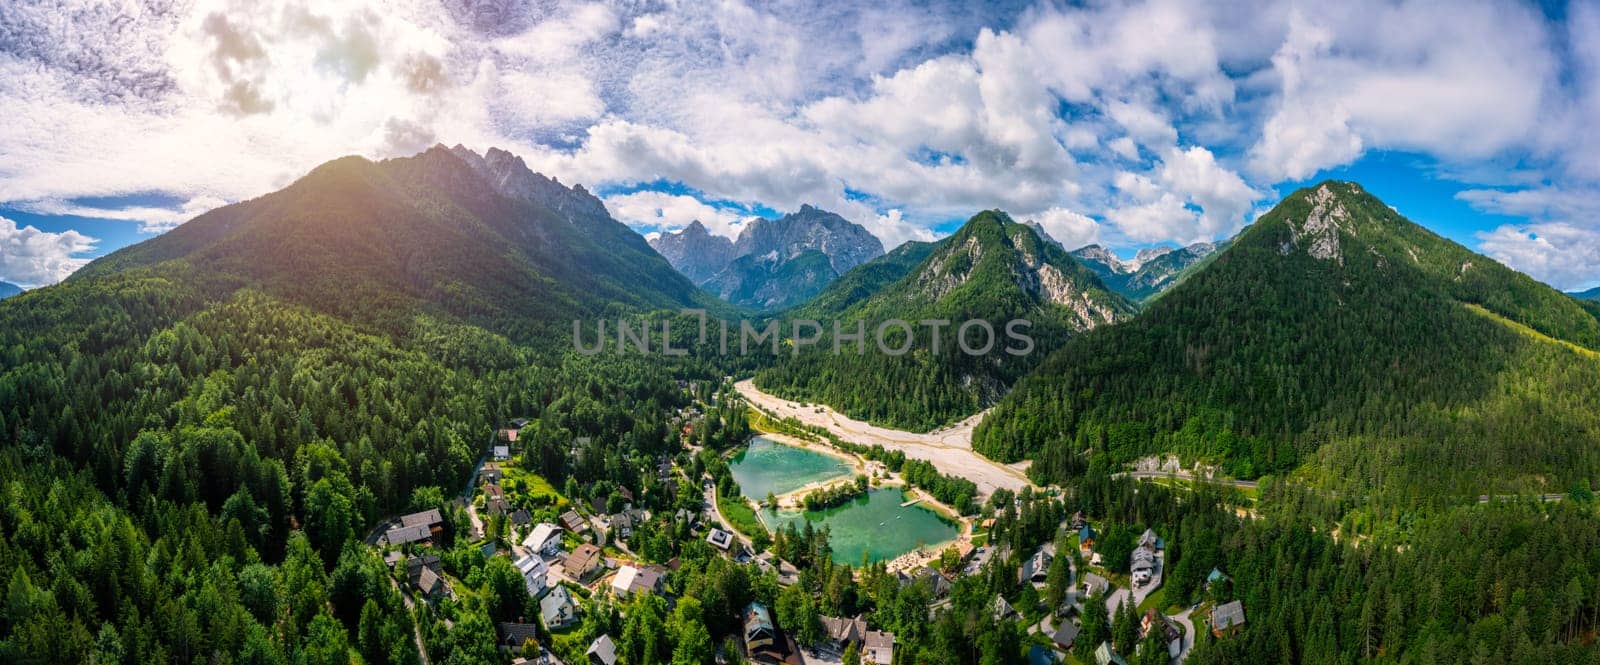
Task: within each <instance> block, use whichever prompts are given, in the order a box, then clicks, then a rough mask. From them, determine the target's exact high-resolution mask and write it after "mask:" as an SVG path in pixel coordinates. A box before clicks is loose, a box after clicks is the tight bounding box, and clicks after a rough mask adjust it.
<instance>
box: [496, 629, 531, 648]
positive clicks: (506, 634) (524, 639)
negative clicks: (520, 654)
mask: <svg viewBox="0 0 1600 665" xmlns="http://www.w3.org/2000/svg"><path fill="white" fill-rule="evenodd" d="M494 632H495V634H496V635H498V636H499V637H500V642H499V646H500V649H501V650H504V651H521V650H522V647H523V645H525V644H528V643H530V642H531V643H534V644H538V643H539V626H537V625H535V624H531V623H497V624H495V626H494Z"/></svg>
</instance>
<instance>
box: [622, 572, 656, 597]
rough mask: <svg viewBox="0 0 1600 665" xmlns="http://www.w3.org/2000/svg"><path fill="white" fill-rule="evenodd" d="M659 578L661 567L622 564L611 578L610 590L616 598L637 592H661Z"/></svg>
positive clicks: (629, 595)
mask: <svg viewBox="0 0 1600 665" xmlns="http://www.w3.org/2000/svg"><path fill="white" fill-rule="evenodd" d="M661 578H662V573H661V569H659V568H656V567H653V566H645V567H643V568H636V567H634V566H623V567H621V568H619V569H617V574H616V576H615V577H612V578H611V592H612V593H614V594H616V596H617V597H618V598H629V597H631V596H633V595H634V594H638V593H661Z"/></svg>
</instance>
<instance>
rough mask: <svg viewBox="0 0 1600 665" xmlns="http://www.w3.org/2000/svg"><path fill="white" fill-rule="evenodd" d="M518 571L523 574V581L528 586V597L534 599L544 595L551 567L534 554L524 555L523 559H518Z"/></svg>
mask: <svg viewBox="0 0 1600 665" xmlns="http://www.w3.org/2000/svg"><path fill="white" fill-rule="evenodd" d="M517 570H519V571H521V572H522V579H523V581H524V582H526V583H527V585H528V595H530V596H533V597H534V598H538V597H539V596H541V595H544V590H545V586H546V583H547V581H548V578H549V575H550V567H549V566H547V565H545V563H544V559H541V558H539V557H538V556H536V555H533V554H524V555H523V556H522V558H520V559H517Z"/></svg>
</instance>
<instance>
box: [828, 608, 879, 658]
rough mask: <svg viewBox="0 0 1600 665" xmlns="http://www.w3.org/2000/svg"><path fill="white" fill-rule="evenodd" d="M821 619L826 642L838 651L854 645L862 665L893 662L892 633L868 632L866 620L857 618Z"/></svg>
mask: <svg viewBox="0 0 1600 665" xmlns="http://www.w3.org/2000/svg"><path fill="white" fill-rule="evenodd" d="M821 619H822V628H823V630H824V631H825V632H826V633H827V634H828V640H829V641H830V642H832V643H833V646H834V647H835V648H837V649H838V650H840V651H843V650H844V648H845V645H847V644H855V645H856V649H857V650H858V652H859V653H860V654H861V662H863V663H874V664H875V665H889V664H890V663H892V662H894V633H886V632H883V631H878V630H868V629H867V622H866V620H865V619H862V618H861V617H859V616H857V617H856V618H854V619H840V618H837V617H829V616H825V617H821Z"/></svg>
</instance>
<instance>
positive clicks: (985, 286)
mask: <svg viewBox="0 0 1600 665" xmlns="http://www.w3.org/2000/svg"><path fill="white" fill-rule="evenodd" d="M925 250H926V255H925V256H923V257H922V258H921V259H920V261H916V257H917V255H918V254H922V253H924V251H925ZM913 261H915V264H916V265H915V267H914V268H912V269H911V270H910V271H909V272H905V273H904V274H903V276H901V277H899V278H898V279H893V278H894V275H895V274H896V273H900V272H901V271H902V270H903V267H904V266H906V265H910V264H911V263H913ZM868 266H871V267H870V268H868ZM862 268H868V270H865V271H862V272H858V273H855V274H853V275H847V276H846V277H845V278H841V279H840V280H839V283H838V284H836V285H835V286H834V287H831V288H829V289H828V290H826V291H825V292H824V293H823V294H822V295H821V296H819V297H818V298H817V300H816V301H814V303H813V304H810V305H807V306H805V307H802V308H800V309H799V310H798V311H797V312H796V314H795V316H799V317H807V316H810V317H813V318H818V319H828V320H830V321H831V320H834V319H837V320H840V321H843V322H845V323H844V324H841V325H842V326H843V329H845V330H850V329H852V326H851V325H849V323H850V322H854V321H857V320H860V321H864V322H866V325H867V327H868V331H869V337H870V336H871V331H873V330H876V326H877V325H878V324H879V323H881V322H883V321H888V320H893V319H899V320H903V321H908V322H912V323H913V324H914V327H916V328H917V330H916V332H915V334H916V341H915V343H914V344H913V346H912V349H911V351H910V352H909V353H906V354H905V355H901V356H894V355H888V354H883V353H880V352H878V351H877V349H876V347H875V346H874V347H871V348H870V349H869V350H868V352H867V353H866V354H865V355H856V354H854V353H846V354H844V355H838V356H836V355H833V354H832V349H831V346H830V347H829V348H827V349H825V350H819V351H816V352H810V353H803V354H801V355H800V356H799V357H796V358H792V359H779V360H778V361H777V362H776V363H775V365H774V366H772V367H769V368H767V369H764V370H762V371H760V372H758V373H757V374H756V383H757V384H758V385H759V386H761V387H762V388H763V389H765V390H771V391H774V392H775V393H776V394H779V395H782V396H785V397H788V398H791V399H797V400H805V401H814V402H821V403H824V404H828V405H830V406H833V407H834V408H837V409H840V410H841V411H844V412H845V413H849V414H851V415H853V416H856V417H860V418H864V419H867V420H869V421H873V422H878V423H883V424H888V425H892V426H896V427H903V428H910V429H916V430H929V429H933V428H936V427H939V426H941V425H944V424H947V423H949V422H952V421H954V420H958V419H960V418H962V417H965V416H967V415H970V414H972V413H974V412H976V411H978V410H980V409H982V408H983V407H984V406H985V405H987V404H989V403H990V402H992V401H994V400H995V399H997V398H998V397H999V396H1000V395H1001V394H1003V393H1004V391H1005V390H1006V389H1007V387H1008V386H1009V385H1010V384H1011V383H1012V382H1013V381H1015V380H1016V379H1017V378H1019V377H1021V376H1023V375H1024V374H1026V373H1027V372H1028V371H1030V370H1031V369H1032V368H1033V367H1035V366H1036V365H1037V364H1038V362H1039V360H1040V359H1042V358H1043V357H1044V354H1045V353H1046V352H1047V351H1048V350H1050V349H1054V348H1055V347H1057V346H1059V345H1060V344H1061V342H1062V341H1063V340H1065V339H1066V338H1067V337H1068V336H1070V335H1073V334H1076V333H1078V332H1081V331H1084V330H1089V329H1091V328H1094V327H1097V326H1101V325H1104V324H1107V323H1111V322H1115V321H1119V320H1122V319H1124V318H1127V317H1129V316H1131V315H1132V313H1133V307H1132V305H1130V304H1129V303H1128V302H1127V301H1126V300H1124V299H1122V298H1121V297H1120V296H1117V295H1116V294H1113V293H1111V292H1109V291H1107V290H1105V288H1104V287H1103V286H1102V285H1101V283H1100V281H1099V280H1098V279H1097V278H1096V277H1095V276H1094V274H1093V273H1092V272H1090V271H1089V270H1088V269H1087V268H1085V267H1083V266H1082V265H1079V264H1078V263H1077V262H1076V261H1074V260H1073V259H1072V258H1071V257H1070V256H1068V255H1067V254H1066V252H1064V251H1063V250H1061V249H1060V248H1058V247H1057V246H1055V245H1054V244H1052V243H1049V242H1045V241H1044V240H1042V239H1041V238H1040V237H1039V236H1038V234H1037V233H1036V232H1035V231H1033V230H1032V229H1030V228H1029V227H1027V226H1025V225H1022V224H1018V223H1016V222H1014V221H1012V220H1011V219H1010V218H1009V217H1008V216H1006V215H1005V214H1004V213H1001V212H998V211H985V212H981V213H979V214H977V215H975V216H974V217H972V219H970V220H968V221H967V223H966V224H965V225H963V226H962V227H961V229H959V230H958V231H957V232H956V233H955V234H953V235H952V236H951V237H949V238H947V239H945V240H943V241H940V242H939V243H938V244H937V245H936V246H932V247H924V246H912V247H909V248H904V250H903V251H902V250H899V249H897V250H896V252H894V253H891V254H890V255H888V256H886V257H884V259H882V260H880V261H879V262H874V263H869V264H866V265H864V266H862ZM891 279H893V281H889V280H891ZM878 284H883V286H882V287H881V288H878V289H877V290H875V291H874V290H873V287H875V286H877V285H878ZM868 293H870V295H867V294H868ZM975 319H982V320H985V321H988V322H990V325H991V326H992V329H993V330H994V332H995V343H994V349H993V350H992V352H991V353H988V354H984V355H981V356H969V355H966V354H963V353H961V352H960V351H959V349H958V348H957V344H956V340H955V333H956V330H955V325H958V324H959V323H961V322H964V321H969V320H975ZM1013 319H1027V320H1029V321H1031V322H1032V326H1031V328H1029V329H1027V331H1026V332H1027V333H1028V334H1029V335H1030V336H1031V337H1032V339H1033V345H1034V346H1033V347H1032V350H1031V353H1027V354H1023V355H1015V356H1014V355H1011V354H1007V353H1006V352H1004V351H1003V350H1002V349H1003V348H1004V347H1007V346H1012V347H1013V348H1020V344H1015V345H1014V344H1011V343H1010V342H1009V341H1008V339H1007V337H1006V334H1005V329H1006V324H1007V322H1009V321H1011V320H1013ZM923 320H947V321H951V322H954V323H953V324H952V325H951V327H950V329H947V330H944V331H943V332H942V334H943V336H942V337H941V339H942V343H941V349H940V352H939V353H937V354H935V353H933V352H932V350H933V349H932V333H931V331H929V330H927V329H926V328H924V327H920V326H915V324H916V322H919V321H923ZM830 333H831V330H830ZM972 335H973V336H974V337H973V338H972V339H971V340H970V342H971V344H972V345H974V346H977V345H979V344H980V343H981V341H982V337H981V334H980V333H977V332H973V333H972ZM890 336H891V339H893V340H900V339H902V338H901V337H899V336H898V334H897V333H895V332H893V331H891V332H890ZM870 345H871V341H870V340H869V346H870ZM890 346H891V347H892V348H893V347H898V346H899V342H898V341H895V342H894V343H892V344H890ZM845 350H846V351H849V350H850V349H849V348H846V349H845ZM889 394H892V395H895V396H896V399H893V400H885V399H883V396H884V395H889Z"/></svg>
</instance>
